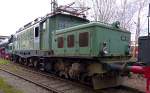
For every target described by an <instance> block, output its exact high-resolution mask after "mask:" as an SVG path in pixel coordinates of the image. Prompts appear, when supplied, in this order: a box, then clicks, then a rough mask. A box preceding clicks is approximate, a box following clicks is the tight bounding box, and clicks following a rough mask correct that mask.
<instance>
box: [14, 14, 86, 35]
mask: <svg viewBox="0 0 150 93" xmlns="http://www.w3.org/2000/svg"><path fill="white" fill-rule="evenodd" d="M56 16H68V17H73V18H77V19H78V20H82V21H85V22H89V20H88V19H86V18H82V17H78V16H74V15H69V14H64V13H56V14H47V15H46V16H45V17H40V18H39V19H40V20H38V18H36V19H35V20H34V21H31V22H29V23H28V24H26V25H24V27H22V28H20V29H19V30H18V31H16V33H19V32H21V31H23V30H24V29H27V28H29V27H31V26H33V25H35V24H37V23H41V22H43V21H45V20H46V19H48V18H54V17H56Z"/></svg>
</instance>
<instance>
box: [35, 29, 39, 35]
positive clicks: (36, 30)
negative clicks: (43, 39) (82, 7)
mask: <svg viewBox="0 0 150 93" xmlns="http://www.w3.org/2000/svg"><path fill="white" fill-rule="evenodd" d="M35 37H39V27H36V28H35Z"/></svg>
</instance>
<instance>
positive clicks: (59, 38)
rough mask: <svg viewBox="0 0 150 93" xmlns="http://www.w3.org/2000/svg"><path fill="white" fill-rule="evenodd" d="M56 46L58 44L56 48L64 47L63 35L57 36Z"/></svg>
mask: <svg viewBox="0 0 150 93" xmlns="http://www.w3.org/2000/svg"><path fill="white" fill-rule="evenodd" d="M57 46H58V48H63V47H64V38H63V37H58V38H57Z"/></svg>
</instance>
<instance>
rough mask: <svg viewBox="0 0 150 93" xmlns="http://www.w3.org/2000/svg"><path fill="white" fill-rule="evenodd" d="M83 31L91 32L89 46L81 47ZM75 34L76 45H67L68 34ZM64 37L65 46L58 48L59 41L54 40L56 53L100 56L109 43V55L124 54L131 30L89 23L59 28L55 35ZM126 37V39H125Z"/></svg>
mask: <svg viewBox="0 0 150 93" xmlns="http://www.w3.org/2000/svg"><path fill="white" fill-rule="evenodd" d="M82 32H88V33H89V45H88V47H79V34H80V33H82ZM68 34H74V35H75V47H74V48H71V49H70V48H68V47H67V35H68ZM60 36H63V37H64V48H58V46H57V41H53V44H54V46H53V49H54V52H55V54H56V55H69V56H75V55H78V56H98V55H99V52H100V51H101V50H102V46H103V43H104V42H106V43H107V48H108V54H107V56H112V55H113V56H124V55H125V52H126V50H127V47H128V44H129V42H130V32H128V31H125V30H122V29H120V28H114V27H112V26H111V25H104V24H101V23H88V24H83V25H79V26H74V27H70V28H66V29H62V30H57V31H56V35H55V34H53V37H55V39H57V38H58V37H60ZM124 39H125V40H124Z"/></svg>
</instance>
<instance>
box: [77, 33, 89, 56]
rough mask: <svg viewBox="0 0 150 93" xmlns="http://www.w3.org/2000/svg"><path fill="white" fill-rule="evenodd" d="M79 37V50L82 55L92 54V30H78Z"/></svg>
mask: <svg viewBox="0 0 150 93" xmlns="http://www.w3.org/2000/svg"><path fill="white" fill-rule="evenodd" d="M77 38H78V48H77V52H78V54H79V55H81V56H89V55H90V46H91V45H90V32H88V31H80V32H77Z"/></svg>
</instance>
